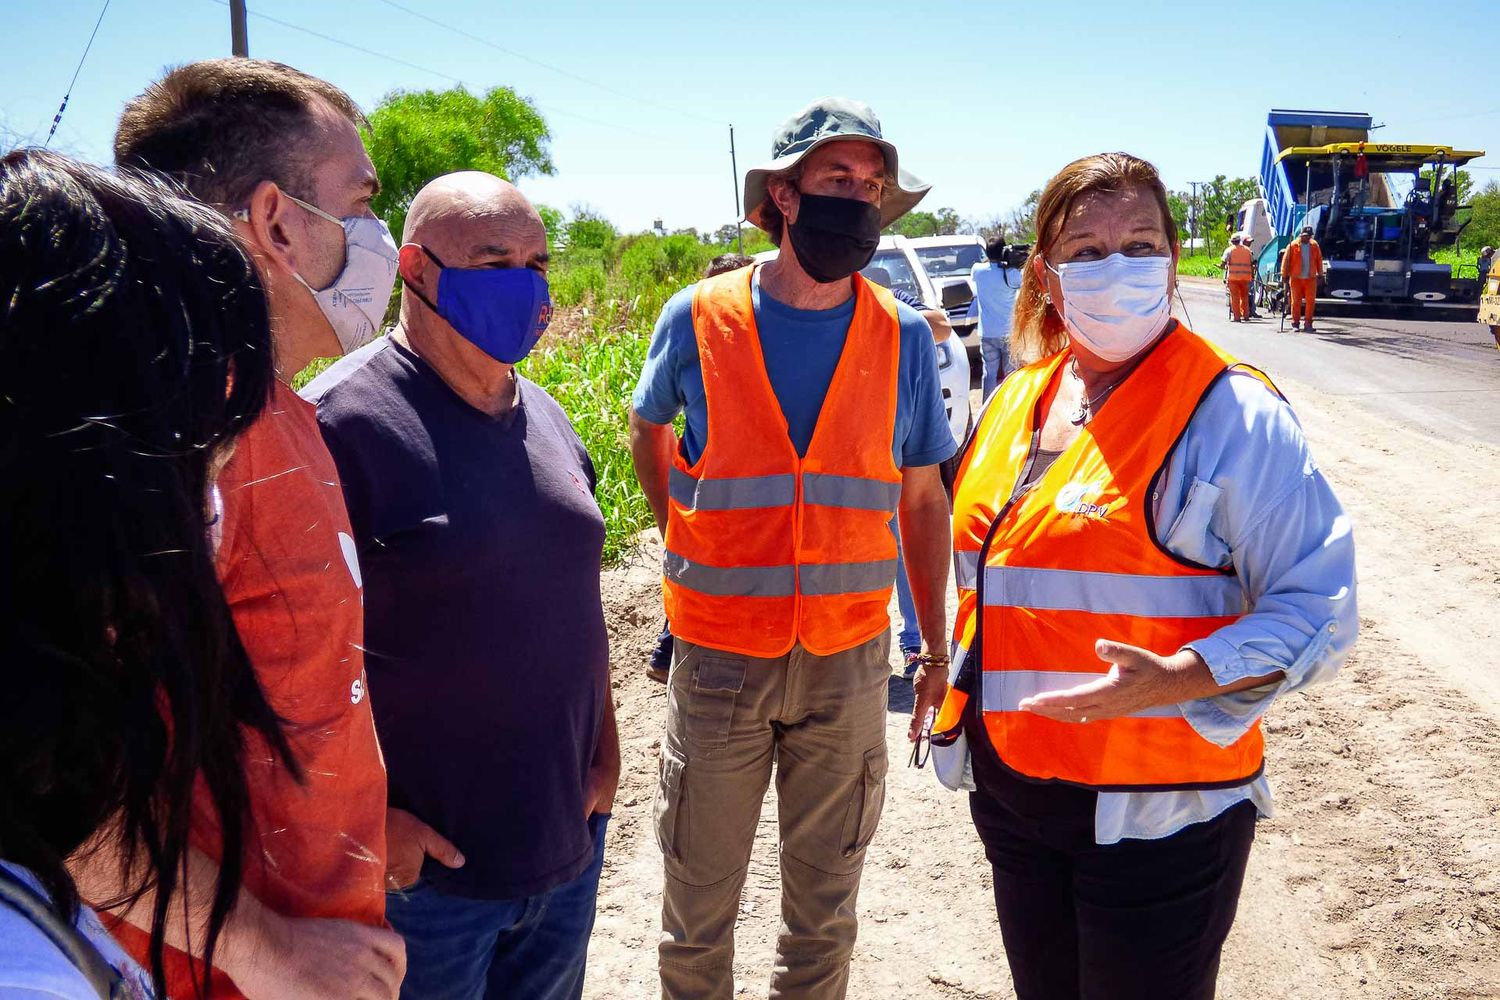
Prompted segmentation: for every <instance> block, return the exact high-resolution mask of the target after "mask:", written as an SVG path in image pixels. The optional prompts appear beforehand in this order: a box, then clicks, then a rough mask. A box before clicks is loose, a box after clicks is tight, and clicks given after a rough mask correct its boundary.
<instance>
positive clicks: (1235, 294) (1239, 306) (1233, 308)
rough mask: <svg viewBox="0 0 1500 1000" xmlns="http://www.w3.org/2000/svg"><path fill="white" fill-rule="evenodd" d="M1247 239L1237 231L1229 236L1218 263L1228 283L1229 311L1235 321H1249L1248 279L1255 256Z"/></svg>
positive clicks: (1253, 266) (1251, 272) (1253, 272)
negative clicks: (1226, 247) (1227, 245)
mask: <svg viewBox="0 0 1500 1000" xmlns="http://www.w3.org/2000/svg"><path fill="white" fill-rule="evenodd" d="M1247 244H1248V241H1247V240H1246V239H1245V237H1244V236H1242V235H1241V234H1239V233H1235V234H1234V235H1233V236H1231V237H1230V238H1229V247H1228V249H1226V250H1225V251H1224V256H1223V257H1222V258H1221V260H1220V263H1221V264H1222V266H1223V268H1224V277H1225V280H1226V281H1227V282H1228V284H1229V313H1230V319H1231V320H1232V321H1233V322H1235V323H1248V322H1250V279H1251V278H1253V277H1254V276H1255V258H1254V257H1253V256H1251V254H1250V247H1249V246H1248V245H1247Z"/></svg>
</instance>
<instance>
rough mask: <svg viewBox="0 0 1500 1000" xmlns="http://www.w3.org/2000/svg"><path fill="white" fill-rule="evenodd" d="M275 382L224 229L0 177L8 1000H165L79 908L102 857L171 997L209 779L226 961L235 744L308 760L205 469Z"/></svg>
mask: <svg viewBox="0 0 1500 1000" xmlns="http://www.w3.org/2000/svg"><path fill="white" fill-rule="evenodd" d="M271 378H272V367H271V351H270V331H269V324H268V319H267V312H266V302H265V296H264V294H263V292H262V289H261V285H260V281H259V279H258V277H257V275H256V271H255V268H254V266H253V264H252V263H251V261H250V259H249V257H248V256H247V255H246V253H245V251H244V249H243V248H242V247H241V245H240V243H239V241H238V239H237V238H236V237H235V235H234V233H233V231H232V230H231V229H230V228H229V225H228V224H227V223H226V222H225V221H224V220H223V219H222V217H221V216H219V215H218V214H217V213H215V212H214V211H212V210H211V209H208V208H205V207H203V206H201V205H197V204H195V203H193V202H190V201H187V200H184V199H182V198H179V197H176V196H175V195H173V194H172V193H171V192H170V191H168V190H167V189H166V188H165V187H164V186H162V185H160V184H158V183H155V182H151V181H148V180H145V179H140V178H133V177H123V176H120V175H117V174H114V173H111V172H108V171H105V170H102V169H99V168H97V167H91V166H86V165H83V164H80V163H77V162H74V161H71V160H68V159H67V158H65V157H61V156H57V155H54V154H49V153H45V152H42V151H39V150H23V151H18V152H14V153H11V154H9V155H7V156H5V157H4V158H3V159H0V689H3V690H4V692H5V697H4V698H0V940H3V941H4V942H5V947H4V949H3V950H0V992H4V991H5V990H6V989H8V988H17V989H26V988H31V989H41V990H43V992H45V991H46V990H49V989H50V990H52V991H53V992H54V993H56V994H57V995H61V996H66V997H73V996H75V995H76V996H80V997H87V996H95V995H101V994H102V995H109V994H110V993H111V992H113V993H114V994H115V995H125V996H130V995H143V994H145V993H146V992H147V991H148V990H149V989H150V986H149V985H148V984H146V983H145V982H144V981H143V977H141V975H140V970H139V969H137V968H134V967H133V966H131V965H130V963H129V962H128V960H126V959H124V958H123V956H122V955H121V954H120V953H119V952H118V950H117V949H114V947H113V946H112V944H111V943H110V942H109V940H108V937H107V935H105V934H104V933H103V931H102V930H101V929H100V928H99V926H98V923H97V921H96V920H95V919H94V917H93V914H92V913H90V912H89V911H88V909H87V907H84V906H82V905H81V903H80V900H79V890H78V887H77V886H75V884H74V882H73V880H72V878H71V877H70V875H69V870H68V865H69V862H70V859H75V858H76V857H77V856H78V855H79V854H80V852H83V851H88V850H105V851H108V852H110V854H111V855H113V856H117V857H119V858H122V859H126V860H125V861H123V862H122V864H123V866H124V867H125V868H126V873H125V875H126V877H125V884H126V885H128V886H129V887H130V891H129V895H130V896H131V897H133V898H135V899H137V900H139V901H140V903H141V905H146V906H149V907H150V908H151V910H152V922H151V950H150V959H151V961H150V965H151V966H152V969H151V972H152V979H153V980H154V982H155V983H157V984H159V983H160V982H161V979H162V972H161V955H162V945H163V941H164V939H165V936H166V933H167V930H166V928H167V924H168V923H169V922H175V924H176V925H177V926H179V927H180V926H181V924H182V922H183V917H184V915H183V913H182V911H181V909H180V907H179V908H178V909H176V910H173V909H172V906H171V902H172V900H173V899H174V898H180V895H179V894H180V893H181V891H182V890H183V889H184V882H185V881H186V879H187V873H188V859H189V854H190V847H189V843H188V826H189V803H190V792H191V790H192V787H193V784H194V782H195V781H201V782H203V784H204V785H205V786H206V787H207V788H208V790H209V792H210V795H211V798H212V800H213V803H214V806H215V808H216V810H217V812H218V818H219V821H220V823H219V825H220V828H221V829H222V831H223V833H222V836H223V838H224V850H223V854H222V857H223V858H224V859H225V860H224V862H223V866H222V868H221V869H220V871H219V875H218V878H217V883H216V885H215V886H214V887H213V893H212V897H213V905H212V907H211V909H210V912H208V913H207V914H204V915H202V917H203V919H202V922H201V926H200V927H196V928H194V929H193V931H194V932H196V933H201V934H203V935H204V940H205V941H206V942H207V947H206V949H205V951H204V956H205V963H204V964H205V965H206V966H207V965H211V963H212V958H213V951H214V944H215V943H216V941H217V940H218V937H219V934H220V931H221V930H222V929H223V927H224V924H225V921H226V919H227V918H228V915H229V914H230V912H231V909H232V908H233V906H234V903H235V900H236V896H237V893H238V889H239V884H240V870H239V865H238V861H237V859H239V858H240V857H241V843H242V840H243V836H244V834H243V831H244V828H245V819H246V816H245V813H246V795H245V777H244V759H243V758H244V749H243V745H242V730H241V726H248V727H250V728H251V729H253V730H255V731H258V732H259V733H261V734H263V735H264V736H265V737H266V739H267V742H268V743H269V745H270V746H271V747H272V748H274V749H275V750H277V751H278V752H279V753H280V754H281V755H282V757H283V762H284V763H285V764H286V765H287V766H293V767H294V766H295V764H294V762H293V761H291V760H290V757H289V755H288V754H287V752H286V742H285V740H284V738H283V736H282V734H281V729H280V726H279V724H278V723H277V720H276V718H275V716H274V714H273V713H272V712H271V710H270V709H269V707H268V706H267V703H266V701H265V699H264V697H263V696H262V694H261V691H260V688H259V687H258V685H257V684H256V682H255V680H254V676H253V674H252V673H251V670H250V665H249V663H248V662H247V660H246V657H245V654H244V650H243V649H242V647H241V645H240V641H239V637H238V635H237V634H236V632H235V630H234V626H233V624H232V622H231V620H230V617H229V612H228V609H227V608H226V606H225V603H224V598H223V595H222V593H221V591H220V589H219V585H218V582H217V580H216V578H215V575H214V565H213V548H212V545H213V543H212V540H211V533H212V532H211V523H210V522H211V521H212V518H213V509H214V505H213V503H212V502H211V499H210V498H211V484H212V473H213V470H214V469H215V468H217V466H218V464H219V463H222V461H223V460H224V458H225V457H226V455H227V451H226V449H228V448H229V447H231V446H232V440H233V438H234V436H235V434H237V433H238V432H239V431H241V430H243V429H244V428H245V427H246V426H247V425H248V424H249V423H250V422H251V421H252V420H253V419H254V418H255V417H256V416H257V414H258V413H259V412H260V410H261V408H262V406H263V405H264V403H265V400H266V398H267V394H268V392H269V388H270V384H271ZM101 902H102V901H101ZM111 902H115V901H111ZM122 991H123V992H122ZM48 995H52V994H50V993H49V994H48Z"/></svg>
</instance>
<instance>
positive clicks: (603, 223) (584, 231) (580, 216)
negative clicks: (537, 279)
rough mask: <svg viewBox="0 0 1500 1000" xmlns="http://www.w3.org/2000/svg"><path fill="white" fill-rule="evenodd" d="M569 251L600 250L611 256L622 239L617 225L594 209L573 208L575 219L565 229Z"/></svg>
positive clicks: (576, 206) (578, 206)
mask: <svg viewBox="0 0 1500 1000" xmlns="http://www.w3.org/2000/svg"><path fill="white" fill-rule="evenodd" d="M563 232H564V233H565V234H566V236H567V244H568V249H569V250H598V251H601V252H603V253H605V255H606V256H608V255H609V253H608V252H609V251H610V250H612V249H613V248H614V243H615V241H616V240H617V239H619V238H620V231H619V230H618V229H616V228H615V224H614V223H613V222H610V221H609V220H608V219H606V218H605V217H604V216H603V215H601V214H599V213H598V212H597V211H595V210H594V209H592V208H589V207H587V206H582V205H575V206H573V218H572V219H570V220H569V221H568V224H567V225H566V226H564V227H563Z"/></svg>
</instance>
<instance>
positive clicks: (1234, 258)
mask: <svg viewBox="0 0 1500 1000" xmlns="http://www.w3.org/2000/svg"><path fill="white" fill-rule="evenodd" d="M1225 270H1226V273H1227V274H1228V276H1229V280H1230V281H1249V280H1250V279H1251V278H1252V277H1254V276H1255V258H1254V257H1253V256H1252V255H1251V253H1250V250H1249V248H1248V247H1244V246H1233V247H1230V248H1229V266H1228V268H1226V269H1225Z"/></svg>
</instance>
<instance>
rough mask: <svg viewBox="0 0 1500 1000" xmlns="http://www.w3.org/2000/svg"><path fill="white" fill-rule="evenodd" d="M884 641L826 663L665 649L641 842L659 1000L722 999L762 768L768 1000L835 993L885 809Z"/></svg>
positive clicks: (839, 992) (799, 651)
mask: <svg viewBox="0 0 1500 1000" xmlns="http://www.w3.org/2000/svg"><path fill="white" fill-rule="evenodd" d="M889 656H890V633H889V632H885V633H882V634H881V635H880V636H878V637H877V638H874V639H871V640H870V641H869V642H866V643H863V644H862V645H859V646H856V647H854V648H853V649H849V650H845V651H844V652H842V653H837V654H834V655H833V656H815V655H813V654H812V653H809V652H807V651H806V650H804V649H803V648H802V647H801V646H797V647H796V648H794V649H793V650H792V651H791V652H790V653H788V654H787V655H786V656H781V657H777V658H776V659H769V660H764V659H755V658H752V657H746V656H741V655H739V654H736V653H725V652H721V651H719V650H715V649H710V648H707V647H703V646H694V645H691V644H688V643H685V642H682V641H681V640H678V641H677V645H676V651H675V656H674V657H673V663H672V672H671V678H670V680H669V682H668V695H667V737H666V740H665V741H664V742H663V745H662V762H661V779H660V781H659V782H658V785H657V791H656V804H655V817H656V835H657V840H658V842H659V843H660V844H661V849H662V853H663V855H664V858H665V866H666V887H665V890H664V892H663V899H662V935H661V945H660V948H659V950H658V959H659V965H660V968H661V984H662V996H663V997H665V998H668V1000H718V998H721V997H722V998H728V997H731V996H732V995H733V993H734V924H735V918H736V917H737V916H738V915H739V907H740V891H741V889H742V888H743V887H744V884H745V874H746V870H747V867H748V864H749V860H750V849H751V845H752V844H753V842H754V840H755V828H756V824H757V822H758V821H759V818H760V810H761V802H762V800H763V799H764V798H765V794H766V787H767V785H768V784H769V783H770V780H771V771H772V761H773V760H774V761H775V771H776V794H777V801H778V804H779V809H780V815H779V819H780V825H781V839H780V843H781V933H780V936H779V938H778V940H777V946H776V967H775V970H774V971H773V973H772V977H771V994H770V995H771V996H772V997H775V998H792V997H797V998H804V997H805V998H818V1000H823V998H840V997H843V996H844V993H845V991H846V990H847V988H848V981H849V955H850V953H851V952H852V951H853V949H854V938H855V933H856V931H857V930H858V925H857V920H856V917H855V909H854V904H855V898H856V897H857V896H858V894H859V877H860V870H861V869H862V868H863V866H864V861H865V848H866V847H867V846H868V845H869V843H870V839H871V838H872V837H873V836H874V835H875V826H876V824H877V823H878V822H879V820H880V811H881V807H882V806H883V805H884V804H885V772H886V750H885V715H886V698H887V685H888V682H889V679H890V664H889Z"/></svg>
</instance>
